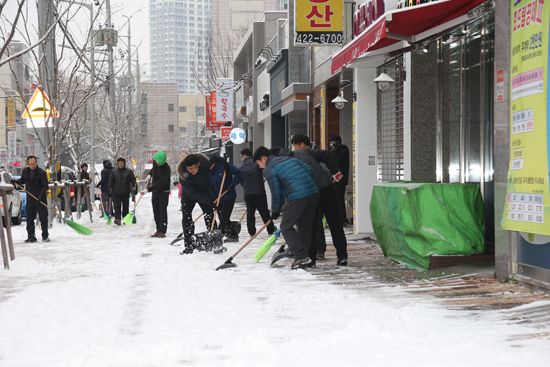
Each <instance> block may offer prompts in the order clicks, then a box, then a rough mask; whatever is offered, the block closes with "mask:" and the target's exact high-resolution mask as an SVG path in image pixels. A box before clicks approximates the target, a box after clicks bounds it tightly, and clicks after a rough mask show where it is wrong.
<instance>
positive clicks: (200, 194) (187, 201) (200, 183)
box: [172, 153, 231, 255]
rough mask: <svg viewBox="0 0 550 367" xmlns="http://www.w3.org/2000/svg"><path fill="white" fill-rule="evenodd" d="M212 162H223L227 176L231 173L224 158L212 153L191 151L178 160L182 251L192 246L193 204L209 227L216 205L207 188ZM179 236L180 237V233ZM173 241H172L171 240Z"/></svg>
mask: <svg viewBox="0 0 550 367" xmlns="http://www.w3.org/2000/svg"><path fill="white" fill-rule="evenodd" d="M214 163H218V164H220V165H222V166H223V167H224V169H225V172H226V174H227V176H228V177H229V175H231V168H230V167H229V164H228V163H227V161H226V160H225V159H224V158H222V157H220V156H218V155H214V154H212V155H210V156H208V157H207V156H205V155H204V154H201V153H192V154H189V155H188V156H186V157H185V158H184V159H182V160H181V161H180V162H179V163H178V168H177V171H178V175H179V176H180V184H181V207H182V210H181V214H182V226H183V239H184V241H185V249H184V250H183V251H182V252H181V254H182V255H183V254H192V253H193V250H194V244H193V235H194V234H195V224H194V223H193V218H192V214H193V209H194V208H195V204H197V203H198V204H199V206H200V207H201V209H202V212H203V213H204V223H205V224H206V228H208V230H210V228H212V227H211V226H212V220H213V217H214V209H216V208H217V205H216V203H215V202H214V200H213V199H212V193H211V190H210V167H211V166H212V164H214ZM216 199H217V198H216ZM179 237H181V234H180V236H179ZM175 242H176V241H173V242H172V244H174V243H175Z"/></svg>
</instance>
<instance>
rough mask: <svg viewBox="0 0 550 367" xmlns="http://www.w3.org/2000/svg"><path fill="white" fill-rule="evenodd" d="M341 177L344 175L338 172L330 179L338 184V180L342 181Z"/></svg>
mask: <svg viewBox="0 0 550 367" xmlns="http://www.w3.org/2000/svg"><path fill="white" fill-rule="evenodd" d="M342 177H344V174H343V173H342V172H340V171H338V173H336V174H335V175H334V176H332V178H333V179H334V181H336V182H340V180H341V179H342Z"/></svg>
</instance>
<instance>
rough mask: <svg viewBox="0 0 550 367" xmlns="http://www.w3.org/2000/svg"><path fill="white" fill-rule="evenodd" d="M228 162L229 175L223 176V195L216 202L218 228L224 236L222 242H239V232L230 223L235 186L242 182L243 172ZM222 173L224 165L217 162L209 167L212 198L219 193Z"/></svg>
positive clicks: (235, 196)
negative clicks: (217, 202) (218, 220)
mask: <svg viewBox="0 0 550 367" xmlns="http://www.w3.org/2000/svg"><path fill="white" fill-rule="evenodd" d="M228 164H229V168H230V175H227V174H226V176H225V181H224V183H223V189H222V190H221V193H222V195H223V196H222V197H221V198H220V202H219V204H218V207H219V208H220V211H219V218H220V230H221V231H222V234H223V235H224V236H225V237H226V238H225V240H224V242H239V234H238V233H237V230H236V229H235V228H234V227H233V226H232V225H231V213H232V212H233V207H234V206H235V199H237V192H236V191H235V186H237V185H238V184H240V183H241V182H242V180H243V174H242V172H241V171H240V170H239V169H238V168H237V167H235V166H234V165H232V164H231V163H228ZM223 173H224V167H223V166H221V165H219V164H213V165H212V167H210V188H211V190H212V198H214V200H216V199H217V198H218V195H219V194H220V187H221V185H222V181H223ZM226 191H227V192H226ZM224 193H225V194H224Z"/></svg>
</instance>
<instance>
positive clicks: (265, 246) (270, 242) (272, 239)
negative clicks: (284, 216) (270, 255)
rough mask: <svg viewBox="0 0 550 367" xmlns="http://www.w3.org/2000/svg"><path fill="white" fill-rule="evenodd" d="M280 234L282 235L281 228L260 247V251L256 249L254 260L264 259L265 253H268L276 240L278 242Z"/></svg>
mask: <svg viewBox="0 0 550 367" xmlns="http://www.w3.org/2000/svg"><path fill="white" fill-rule="evenodd" d="M280 235H281V231H280V230H277V231H275V233H273V234H272V235H271V237H269V239H268V240H267V241H266V242H265V243H264V244H263V245H262V246H261V247H260V248H259V249H258V251H256V254H255V255H254V260H256V262H259V261H260V260H261V259H262V257H264V255H265V254H267V252H268V251H269V249H270V248H271V246H273V245H274V244H275V242H277V239H278V238H279V236H280ZM285 243H286V242H285Z"/></svg>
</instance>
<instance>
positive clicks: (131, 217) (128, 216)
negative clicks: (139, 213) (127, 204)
mask: <svg viewBox="0 0 550 367" xmlns="http://www.w3.org/2000/svg"><path fill="white" fill-rule="evenodd" d="M142 197H143V195H141V196H140V197H139V199H138V201H137V203H136V205H134V210H132V211H131V212H130V213H128V214H126V216H125V217H124V219H123V220H122V223H124V224H126V225H127V226H129V225H130V224H132V223H135V222H133V220H134V219H135V218H136V215H135V212H136V207H137V206H138V204H139V201H140V200H141V198H142Z"/></svg>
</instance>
